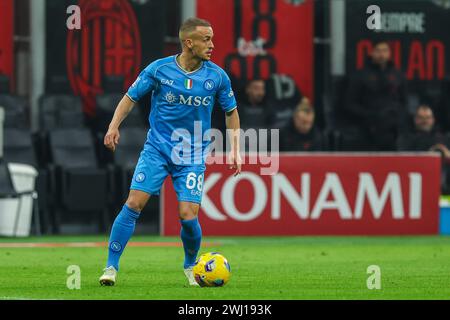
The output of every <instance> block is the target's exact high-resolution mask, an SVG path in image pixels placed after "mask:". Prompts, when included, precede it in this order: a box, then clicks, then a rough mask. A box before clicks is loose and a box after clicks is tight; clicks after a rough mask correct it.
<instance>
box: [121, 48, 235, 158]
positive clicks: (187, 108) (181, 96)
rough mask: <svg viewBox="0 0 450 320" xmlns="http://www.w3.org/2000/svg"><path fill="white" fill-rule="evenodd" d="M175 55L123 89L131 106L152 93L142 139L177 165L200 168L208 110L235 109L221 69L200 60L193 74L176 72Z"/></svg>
mask: <svg viewBox="0 0 450 320" xmlns="http://www.w3.org/2000/svg"><path fill="white" fill-rule="evenodd" d="M176 57H177V56H176V55H173V56H169V57H166V58H162V59H158V60H155V61H154V62H152V63H151V64H150V65H148V66H147V67H146V68H145V69H144V70H143V71H142V72H141V73H140V75H139V77H138V78H137V79H136V81H135V82H134V83H133V84H132V85H131V87H130V88H129V89H128V92H127V95H128V97H129V98H130V99H131V100H133V101H134V102H137V101H139V99H141V98H142V97H143V96H144V95H145V94H146V93H148V92H150V91H152V99H151V112H150V115H149V122H150V130H149V132H148V135H147V140H148V142H149V143H150V144H152V145H153V146H154V147H155V148H157V149H158V150H159V151H160V152H161V153H162V154H163V155H165V156H166V157H169V159H171V160H172V161H173V162H175V163H176V162H178V163H176V164H181V165H192V164H204V162H205V153H206V152H205V150H207V147H208V145H209V143H210V139H209V138H208V137H207V134H205V133H206V132H207V130H209V129H210V128H211V112H212V108H213V107H214V105H215V103H216V102H217V103H218V104H219V105H220V107H221V108H222V110H223V111H225V112H228V111H231V110H233V109H234V108H236V107H237V104H236V99H235V97H234V93H233V90H232V88H231V82H230V78H229V77H228V75H227V74H226V73H225V71H224V70H223V69H222V68H220V67H219V66H217V65H216V64H215V63H213V62H211V61H203V62H202V64H201V66H200V67H199V68H198V69H197V70H194V71H192V72H187V71H185V70H183V69H182V68H181V66H180V65H179V64H178V62H177V60H176Z"/></svg>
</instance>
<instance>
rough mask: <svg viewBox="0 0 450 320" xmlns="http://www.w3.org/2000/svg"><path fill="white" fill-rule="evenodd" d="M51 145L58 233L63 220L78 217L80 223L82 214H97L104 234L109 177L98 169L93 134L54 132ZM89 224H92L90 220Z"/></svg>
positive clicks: (50, 168)
mask: <svg viewBox="0 0 450 320" xmlns="http://www.w3.org/2000/svg"><path fill="white" fill-rule="evenodd" d="M49 145H50V153H51V157H52V164H51V165H50V166H49V170H50V174H51V180H52V197H53V198H54V199H58V200H57V203H56V208H55V221H54V226H55V231H56V232H58V231H59V230H60V226H61V223H64V222H65V221H63V220H64V218H66V220H73V218H75V217H76V218H77V219H76V220H78V221H80V219H78V218H81V217H80V216H79V215H78V213H80V212H84V213H86V212H88V213H92V212H97V213H98V218H99V229H100V230H101V231H103V230H105V228H106V227H107V226H108V225H109V223H110V221H109V217H108V214H107V212H108V211H107V209H108V208H107V205H105V204H107V203H108V202H107V194H108V176H107V172H106V170H104V169H102V168H99V166H98V163H97V159H96V155H95V147H94V142H93V138H92V136H91V133H90V131H89V130H88V129H84V128H73V129H55V130H52V131H50V133H49ZM110 185H111V184H110ZM62 211H64V214H62ZM84 222H86V221H84ZM88 223H89V224H92V221H91V220H90V219H89V222H88Z"/></svg>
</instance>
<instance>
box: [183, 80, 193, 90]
mask: <svg viewBox="0 0 450 320" xmlns="http://www.w3.org/2000/svg"><path fill="white" fill-rule="evenodd" d="M193 84H194V83H193V81H192V79H184V87H185V88H186V89H192V85H193Z"/></svg>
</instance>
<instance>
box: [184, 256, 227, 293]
mask: <svg viewBox="0 0 450 320" xmlns="http://www.w3.org/2000/svg"><path fill="white" fill-rule="evenodd" d="M193 271H194V277H195V280H196V281H197V283H198V284H199V285H200V286H201V287H221V286H224V285H225V284H226V283H227V282H228V281H229V280H230V276H231V268H230V264H229V263H228V261H227V259H226V258H225V257H224V256H223V255H221V254H220V253H217V252H208V253H205V254H202V255H201V256H200V257H199V258H198V259H197V261H196V262H195V266H194V268H193Z"/></svg>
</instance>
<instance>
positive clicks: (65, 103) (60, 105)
mask: <svg viewBox="0 0 450 320" xmlns="http://www.w3.org/2000/svg"><path fill="white" fill-rule="evenodd" d="M39 109H40V110H39V111H40V112H39V125H40V128H41V130H52V129H56V128H80V127H83V126H84V114H83V108H82V104H81V98H80V97H78V96H74V95H66V94H55V95H44V96H42V97H41V98H40V100H39Z"/></svg>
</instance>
